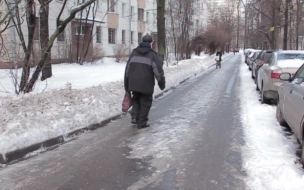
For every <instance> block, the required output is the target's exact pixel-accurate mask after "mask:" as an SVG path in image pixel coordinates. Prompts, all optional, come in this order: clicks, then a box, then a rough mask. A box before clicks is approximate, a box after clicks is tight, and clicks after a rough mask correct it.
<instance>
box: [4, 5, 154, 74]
mask: <svg viewBox="0 0 304 190" xmlns="http://www.w3.org/2000/svg"><path fill="white" fill-rule="evenodd" d="M85 2H86V0H69V1H67V2H66V5H65V7H64V9H63V11H62V14H61V17H60V18H61V19H60V21H59V22H62V21H63V20H64V19H65V18H67V17H68V15H69V14H70V12H71V10H72V9H73V8H75V7H77V6H78V5H80V4H82V3H85ZM35 3H36V4H35V6H36V17H37V21H39V10H40V8H41V7H40V4H39V2H38V1H37V2H35ZM1 4H3V2H1ZM63 5H64V0H53V1H52V2H51V3H50V7H49V34H50V36H51V35H52V34H53V33H54V32H55V30H56V28H57V17H58V15H59V14H60V12H61V9H62V7H63ZM1 7H2V8H3V7H4V6H1ZM2 11H5V10H2ZM156 23H157V22H156V1H155V0H97V1H96V3H94V4H92V5H91V6H90V7H88V8H86V9H84V10H83V11H82V12H78V13H77V15H76V17H75V18H74V19H73V20H72V21H71V22H70V23H69V24H68V26H67V27H66V28H65V29H64V31H63V32H62V33H61V34H60V35H59V36H58V37H57V38H56V40H55V42H54V44H53V47H52V50H51V57H52V63H60V62H79V61H80V60H81V59H82V60H85V61H91V60H93V59H98V58H101V57H103V56H115V55H116V54H117V53H123V54H128V53H129V52H130V51H131V50H132V49H133V48H134V47H136V46H137V45H138V43H139V42H140V41H141V38H142V36H143V35H145V34H151V35H154V36H156V34H157V26H156ZM22 30H23V32H24V33H23V34H24V37H25V39H27V35H28V34H27V25H26V24H25V22H24V23H22ZM40 30H41V28H40V26H39V22H36V29H35V36H34V48H33V49H34V53H33V54H34V55H33V60H32V61H33V62H35V59H37V60H39V57H40V54H41V50H40V36H39V31H40ZM1 35H2V37H3V39H5V41H4V42H3V44H5V49H6V51H5V52H1V53H2V55H1V56H0V68H12V67H13V66H14V65H15V64H16V62H17V63H18V62H22V60H23V56H24V53H23V52H22V47H20V39H19V37H18V32H17V31H16V28H15V27H14V26H13V24H12V25H11V27H10V28H8V29H7V30H5V31H4V32H3V33H2V34H1ZM4 54H6V55H4ZM34 64H35V63H34Z"/></svg>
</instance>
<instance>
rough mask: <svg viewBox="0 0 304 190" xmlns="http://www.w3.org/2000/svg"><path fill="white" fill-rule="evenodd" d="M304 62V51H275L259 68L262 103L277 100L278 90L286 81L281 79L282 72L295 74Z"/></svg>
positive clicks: (258, 81)
mask: <svg viewBox="0 0 304 190" xmlns="http://www.w3.org/2000/svg"><path fill="white" fill-rule="evenodd" d="M303 62H304V51H297V50H285V51H275V52H272V55H271V56H270V57H269V58H268V59H267V60H266V62H265V63H264V64H263V66H262V67H261V68H260V69H259V70H258V78H257V89H258V90H260V91H261V103H262V104H263V103H267V104H269V103H271V100H275V101H276V100H277V97H278V90H279V87H280V86H281V84H283V83H284V82H285V83H286V81H282V80H281V79H280V74H281V73H283V72H288V73H291V74H294V73H295V72H296V71H297V70H298V69H299V67H300V66H301V65H302V64H303Z"/></svg>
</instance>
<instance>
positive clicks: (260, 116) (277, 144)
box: [240, 57, 304, 190]
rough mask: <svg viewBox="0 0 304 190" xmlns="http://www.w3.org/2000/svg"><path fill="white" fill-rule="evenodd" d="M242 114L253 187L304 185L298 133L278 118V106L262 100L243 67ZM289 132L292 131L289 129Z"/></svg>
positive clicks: (296, 189) (295, 189)
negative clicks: (297, 151)
mask: <svg viewBox="0 0 304 190" xmlns="http://www.w3.org/2000/svg"><path fill="white" fill-rule="evenodd" d="M244 61H245V60H244V57H243V61H242V62H243V63H244ZM240 79H241V85H242V86H241V89H242V90H241V95H240V96H241V105H242V110H241V115H242V122H243V128H244V129H243V130H244V134H245V141H246V145H245V146H244V147H243V162H244V166H243V167H244V168H245V170H246V172H247V175H248V176H247V180H246V182H247V186H248V188H249V189H252V190H287V189H288V190H300V189H304V170H303V169H302V167H303V165H302V164H301V163H299V158H298V157H297V156H296V154H295V153H296V150H297V149H298V148H299V144H298V143H297V140H296V137H295V136H294V135H290V134H288V135H287V134H286V132H284V130H283V128H282V127H281V126H280V125H279V123H278V122H277V120H276V117H275V114H276V106H275V105H265V104H261V103H260V101H259V94H258V92H257V91H256V90H255V84H254V82H253V80H252V79H251V71H249V70H248V66H247V65H246V64H242V65H241V68H240ZM287 133H288V132H287Z"/></svg>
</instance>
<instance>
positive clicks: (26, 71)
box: [18, 0, 36, 92]
mask: <svg viewBox="0 0 304 190" xmlns="http://www.w3.org/2000/svg"><path fill="white" fill-rule="evenodd" d="M26 21H27V27H28V42H27V43H28V44H27V47H25V48H24V51H25V52H24V53H25V57H24V61H23V67H22V76H21V81H20V85H19V92H22V91H24V88H25V86H26V84H27V81H28V79H29V76H30V65H29V61H30V58H31V54H32V51H33V39H34V31H35V27H36V16H35V3H34V0H27V1H26ZM20 23H21V22H19V23H18V24H20ZM19 37H20V38H22V37H23V36H22V34H20V33H19ZM21 41H22V40H21Z"/></svg>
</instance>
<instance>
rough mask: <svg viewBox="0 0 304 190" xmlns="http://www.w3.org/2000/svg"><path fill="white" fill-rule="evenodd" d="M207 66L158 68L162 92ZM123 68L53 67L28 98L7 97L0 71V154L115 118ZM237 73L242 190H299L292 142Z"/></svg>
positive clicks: (300, 174)
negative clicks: (242, 143) (163, 83)
mask: <svg viewBox="0 0 304 190" xmlns="http://www.w3.org/2000/svg"><path fill="white" fill-rule="evenodd" d="M240 53H241V52H240ZM225 56H227V54H225ZM243 62H244V59H243ZM212 64H214V56H206V55H202V56H199V57H198V56H193V57H192V59H190V60H184V61H181V62H180V63H179V65H178V66H176V65H171V64H170V65H169V66H164V70H165V75H166V81H167V83H166V88H167V89H168V88H170V87H172V86H176V85H178V84H179V82H180V81H182V80H184V79H186V78H188V77H189V76H192V75H193V74H194V73H198V72H202V71H203V70H205V69H206V68H207V67H208V66H210V65H212ZM124 68H125V63H115V62H114V61H113V59H104V60H103V61H98V62H96V63H92V64H85V65H83V66H79V65H76V64H61V65H54V66H53V74H54V76H53V77H52V78H51V79H49V80H48V81H47V82H39V84H37V86H36V88H35V90H34V92H33V93H30V94H25V95H20V96H15V95H14V94H13V92H14V89H13V88H11V86H12V84H11V79H10V77H9V75H8V71H5V70H0V79H1V80H0V97H1V98H0V153H7V152H9V151H13V150H16V149H19V148H23V147H26V146H29V145H31V144H34V143H38V142H41V141H44V140H47V139H50V138H53V137H57V136H59V135H62V134H66V133H68V132H70V131H73V130H76V129H78V128H83V127H86V126H89V125H91V124H94V123H97V122H100V121H102V120H104V119H106V118H109V117H112V116H114V115H117V114H120V113H121V101H122V98H123V95H124V89H123V81H122V80H123V75H124ZM239 73H240V80H241V89H242V90H241V92H240V99H241V103H242V110H240V111H241V115H242V118H241V119H242V122H243V127H244V135H245V141H246V145H245V146H244V147H243V161H244V166H243V167H244V169H245V171H246V173H247V176H246V183H247V186H248V189H252V190H286V189H288V190H300V189H301V190H302V189H304V171H303V169H302V168H301V167H302V165H301V164H300V163H299V162H298V161H299V160H298V157H297V156H296V155H295V152H296V150H297V149H298V144H297V142H296V138H295V136H294V135H286V134H285V132H284V130H283V129H282V128H281V127H280V126H279V124H278V122H277V121H276V118H275V109H276V107H275V106H274V105H272V106H271V105H261V104H260V102H259V101H258V98H259V96H258V93H257V92H256V91H255V86H254V83H253V81H252V79H251V73H250V72H249V71H248V68H247V66H246V65H245V64H242V65H241V68H240V72H239ZM46 87H47V88H46ZM42 91H43V92H42ZM159 93H161V90H160V89H159V88H158V87H157V86H156V87H155V94H154V95H157V94H159Z"/></svg>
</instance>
